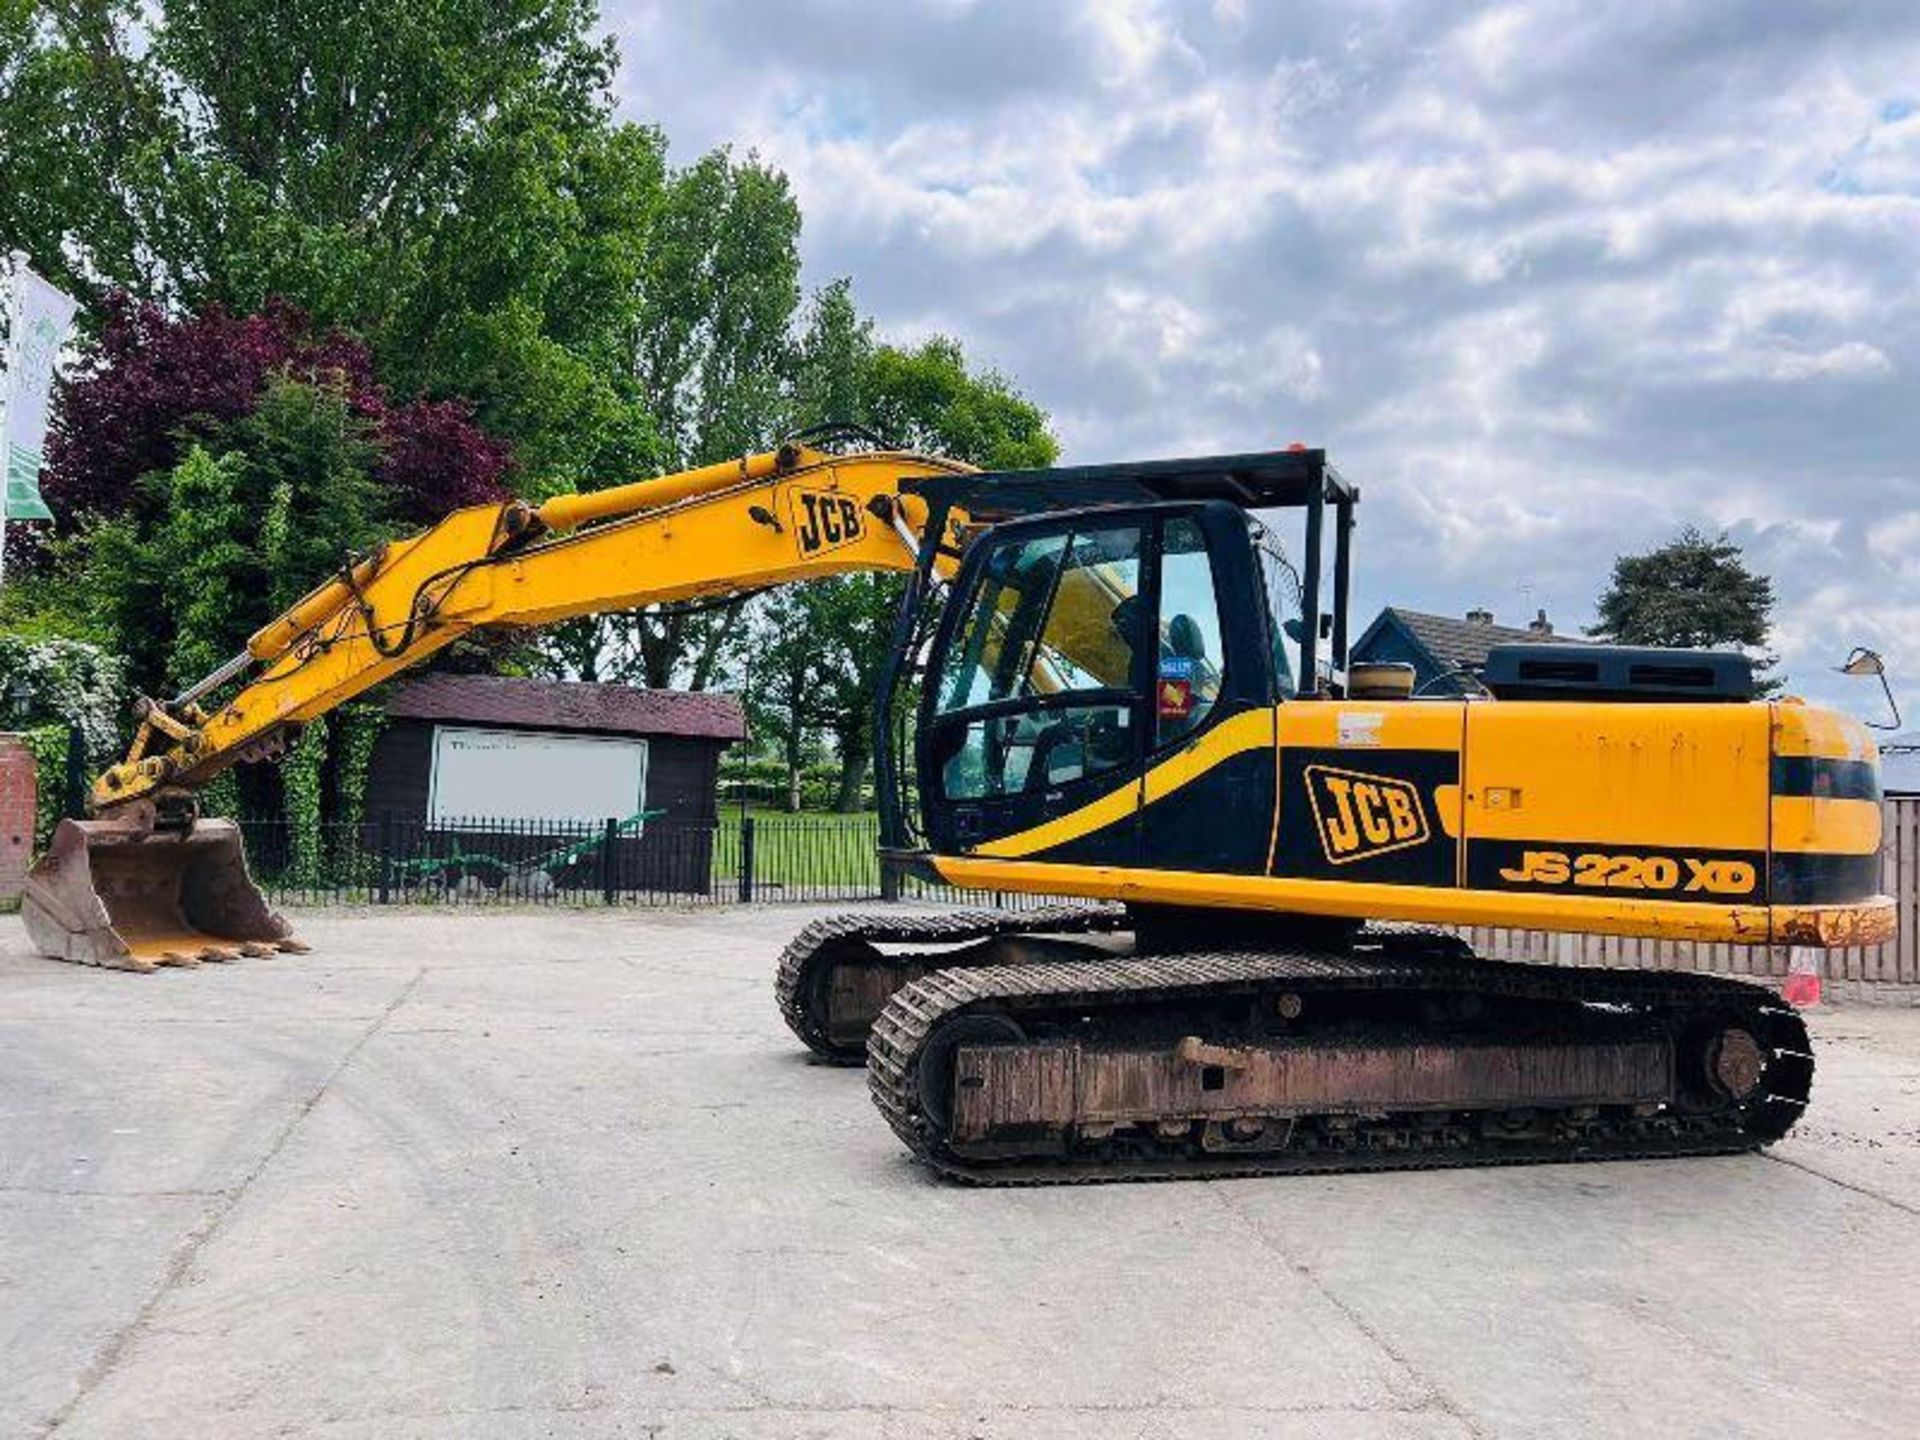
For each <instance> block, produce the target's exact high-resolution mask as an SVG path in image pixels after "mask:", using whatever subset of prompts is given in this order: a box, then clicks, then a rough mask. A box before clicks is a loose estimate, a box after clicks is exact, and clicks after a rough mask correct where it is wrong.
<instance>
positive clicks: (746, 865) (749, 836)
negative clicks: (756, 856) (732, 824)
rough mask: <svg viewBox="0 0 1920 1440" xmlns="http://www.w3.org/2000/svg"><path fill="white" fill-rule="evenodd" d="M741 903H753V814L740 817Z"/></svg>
mask: <svg viewBox="0 0 1920 1440" xmlns="http://www.w3.org/2000/svg"><path fill="white" fill-rule="evenodd" d="M740 903H741V904H742V905H751V904H752V903H753V816H751V815H744V816H742V817H741V819H740Z"/></svg>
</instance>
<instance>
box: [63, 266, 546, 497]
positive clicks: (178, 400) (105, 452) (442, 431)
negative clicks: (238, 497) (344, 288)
mask: <svg viewBox="0 0 1920 1440" xmlns="http://www.w3.org/2000/svg"><path fill="white" fill-rule="evenodd" d="M107 304H108V310H107V315H106V321H105V323H104V324H103V325H102V327H101V330H100V336H99V340H98V342H97V343H96V344H95V345H94V346H93V348H92V350H91V353H90V354H89V355H88V356H87V357H86V361H85V363H84V365H83V368H82V369H81V371H80V372H79V373H78V374H77V375H75V376H74V377H72V378H71V379H69V380H68V381H67V382H66V383H65V384H64V385H63V386H62V387H61V389H60V393H59V397H58V400H57V403H56V405H55V409H54V416H53V429H52V434H51V435H50V436H49V437H48V442H47V470H46V474H45V476H44V478H43V483H42V487H41V488H42V492H43V493H44V494H45V496H46V500H47V504H48V506H49V507H50V508H51V509H52V510H53V512H54V515H55V516H56V517H57V519H58V521H59V522H60V525H61V528H62V529H65V528H67V527H68V526H69V525H70V524H71V523H72V522H73V521H74V520H76V519H78V518H79V517H80V516H82V515H87V514H97V515H115V514H119V513H121V512H122V511H124V510H125V509H126V507H127V506H128V504H129V502H130V501H131V499H132V497H133V487H134V483H135V482H136V481H137V480H138V479H139V478H140V477H141V476H142V475H145V474H147V473H149V472H151V471H155V470H165V469H170V468H171V467H172V466H174V465H175V464H177V463H178V462H179V460H180V458H181V456H182V455H183V454H184V453H185V451H186V448H187V446H189V445H190V444H192V443H193V442H194V441H195V440H197V439H203V438H205V437H206V436H207V435H208V433H209V432H210V431H212V430H214V429H215V428H217V427H218V426H220V425H223V424H228V423H231V422H233V421H235V420H239V419H241V418H243V417H244V416H246V415H248V414H250V413H252V411H253V409H254V407H255V406H256V405H257V404H258V403H259V399H260V395H261V393H262V392H263V391H264V390H265V388H266V385H267V381H268V379H269V377H271V376H273V375H274V374H276V373H281V372H284V373H286V374H288V375H290V376H292V377H294V378H295V379H299V380H305V381H308V382H311V383H315V384H326V385H332V386H337V387H338V388H339V389H340V390H341V391H342V392H343V393H344V394H345V395H346V397H347V400H348V403H349V405H350V406H351V408H352V409H353V411H354V412H355V413H356V414H359V415H361V416H363V417H365V418H366V419H367V420H369V421H372V422H373V424H374V426H375V435H376V438H377V440H378V443H379V448H380V451H381V462H380V466H379V471H378V478H379V479H381V480H382V481H384V482H386V483H387V484H388V485H389V486H390V487H391V491H392V507H393V513H394V515H395V516H396V517H397V518H400V519H404V520H408V521H413V522H416V523H424V522H426V521H429V520H433V519H436V518H438V517H439V516H440V515H443V514H445V513H446V512H447V511H448V510H450V509H452V508H454V507H455V506H458V505H471V504H478V503H483V502H486V501H490V500H499V499H503V498H504V497H505V496H506V494H507V489H506V486H505V483H504V480H505V475H506V472H507V469H508V467H509V465H510V464H511V452H510V450H509V447H508V446H507V444H506V443H505V442H504V441H501V440H497V439H495V438H493V437H492V436H489V435H487V434H486V433H485V432H484V431H482V430H481V429H480V428H479V427H478V426H477V425H476V424H474V422H473V413H472V411H471V410H470V409H469V408H468V407H467V406H466V405H464V404H462V403H460V402H458V401H437V402H435V401H421V400H415V401H409V402H405V403H401V404H395V403H393V402H392V401H391V399H390V398H389V397H388V394H387V391H386V389H385V387H384V386H382V385H381V384H380V383H379V381H378V379H377V378H376V377H375V375H374V366H373V358H372V356H371V355H370V354H369V353H368V351H367V348H366V347H365V346H364V345H362V344H361V343H360V342H359V341H358V340H355V339H353V338H352V337H351V336H348V335H343V334H341V333H339V332H338V331H328V332H324V333H321V334H318V335H316V334H314V333H313V330H312V327H311V326H310V325H309V324H308V322H307V319H306V316H305V315H303V314H302V313H301V312H300V311H299V310H297V309H295V308H294V307H293V306H291V305H287V304H284V303H279V302H276V303H273V304H270V305H269V306H268V307H267V308H266V309H265V310H263V311H261V312H260V313H259V314H256V315H232V314H229V313H228V312H227V311H225V310H223V309H221V308H220V307H219V306H217V305H216V306H209V307H208V308H207V309H205V310H203V311H201V312H200V313H198V314H196V315H188V316H182V317H178V318H176V317H172V316H169V315H167V314H166V313H165V312H164V311H162V310H161V309H159V307H157V306H155V305H152V304H145V303H135V302H133V301H131V300H129V299H128V298H126V297H125V296H118V297H115V298H113V299H111V300H109V301H108V302H107Z"/></svg>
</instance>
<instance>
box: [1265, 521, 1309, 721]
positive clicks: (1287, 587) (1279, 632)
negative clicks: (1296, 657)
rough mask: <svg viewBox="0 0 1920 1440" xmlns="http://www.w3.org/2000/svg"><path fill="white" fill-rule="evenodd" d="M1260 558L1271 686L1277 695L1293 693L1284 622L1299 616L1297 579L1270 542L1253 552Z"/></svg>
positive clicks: (1275, 546) (1284, 558)
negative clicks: (1269, 648)
mask: <svg viewBox="0 0 1920 1440" xmlns="http://www.w3.org/2000/svg"><path fill="white" fill-rule="evenodd" d="M1254 553H1255V554H1257V555H1258V556H1259V557H1260V581H1261V587H1262V588H1263V589H1264V590H1265V591H1266V592H1267V643H1268V644H1269V645H1270V646H1271V647H1272V650H1273V683H1274V687H1275V689H1276V690H1277V691H1278V693H1279V694H1280V695H1282V696H1283V697H1284V696H1288V695H1292V694H1295V693H1296V687H1295V685H1294V683H1293V660H1292V658H1291V657H1290V656H1289V654H1288V651H1287V622H1288V621H1289V620H1293V619H1296V618H1297V617H1298V616H1299V614H1300V577H1299V576H1298V575H1297V574H1295V573H1294V569H1293V566H1291V565H1290V564H1288V563H1287V557H1286V556H1284V555H1282V554H1281V553H1280V549H1279V546H1277V545H1276V544H1274V542H1273V541H1272V540H1263V541H1262V542H1261V543H1260V544H1259V546H1258V548H1257V549H1256V550H1255V552H1254Z"/></svg>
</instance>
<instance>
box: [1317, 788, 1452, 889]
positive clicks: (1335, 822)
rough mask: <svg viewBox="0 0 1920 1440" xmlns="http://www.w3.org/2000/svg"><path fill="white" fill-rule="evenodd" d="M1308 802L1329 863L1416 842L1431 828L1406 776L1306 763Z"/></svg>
mask: <svg viewBox="0 0 1920 1440" xmlns="http://www.w3.org/2000/svg"><path fill="white" fill-rule="evenodd" d="M1306 773H1307V801H1308V803H1309V804H1310V805H1312V806H1313V819H1314V823H1315V824H1316V825H1317V826H1318V827H1319V829H1320V847H1321V849H1323V850H1325V851H1326V853H1327V859H1328V861H1329V862H1331V863H1332V864H1335V865H1344V864H1346V863H1347V862H1348V861H1349V860H1364V859H1366V858H1368V857H1369V856H1372V855H1384V854H1385V853H1386V852H1387V851H1389V850H1404V849H1406V848H1407V847H1408V846H1411V845H1418V844H1420V843H1421V842H1423V841H1424V840H1426V839H1427V838H1428V836H1430V835H1431V834H1432V833H1433V832H1432V830H1430V829H1429V828H1428V826H1427V812H1426V807H1424V806H1423V805H1422V804H1421V803H1420V792H1419V790H1417V789H1416V788H1414V786H1413V785H1412V784H1411V783H1410V782H1408V781H1405V780H1395V779H1393V778H1391V777H1390V776H1385V775H1367V774H1363V773H1362V772H1360V771H1358V770H1335V769H1332V768H1331V767H1329V766H1326V765H1309V766H1307V772H1306Z"/></svg>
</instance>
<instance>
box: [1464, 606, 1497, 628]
mask: <svg viewBox="0 0 1920 1440" xmlns="http://www.w3.org/2000/svg"><path fill="white" fill-rule="evenodd" d="M1467 623H1468V624H1469V625H1491V624H1493V612H1492V611H1491V610H1482V609H1480V608H1479V607H1478V606H1475V607H1474V608H1473V609H1471V610H1469V611H1467Z"/></svg>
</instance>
